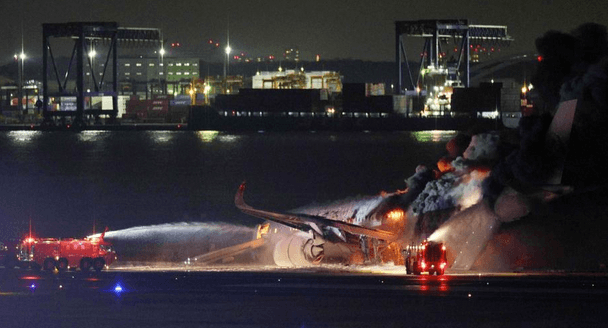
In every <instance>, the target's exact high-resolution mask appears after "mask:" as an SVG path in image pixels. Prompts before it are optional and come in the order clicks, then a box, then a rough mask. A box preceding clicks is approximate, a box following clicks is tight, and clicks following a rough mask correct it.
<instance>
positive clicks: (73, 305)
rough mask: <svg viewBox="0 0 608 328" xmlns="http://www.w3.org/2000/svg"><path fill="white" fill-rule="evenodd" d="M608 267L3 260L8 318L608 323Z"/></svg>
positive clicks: (131, 322)
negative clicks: (411, 270)
mask: <svg viewBox="0 0 608 328" xmlns="http://www.w3.org/2000/svg"><path fill="white" fill-rule="evenodd" d="M607 309H608V275H606V274H605V273H596V274H574V273H563V272H561V273H547V272H535V273H500V274H485V273H475V272H460V273H457V272H451V273H449V274H446V275H445V276H440V277H436V276H426V275H423V276H410V275H406V274H405V272H404V270H403V269H402V268H398V267H387V268H384V267H372V268H365V267H361V268H346V267H315V268H302V269H296V270H286V269H277V268H272V267H249V268H234V267H224V268H203V269H201V268H192V267H178V268H170V267H154V268H153V267H148V266H135V267H132V266H131V267H123V268H116V269H111V270H109V271H103V272H101V273H94V272H90V273H81V272H79V271H68V272H62V273H58V272H53V273H47V272H36V271H30V270H19V269H12V270H8V269H4V268H0V314H1V316H0V318H1V319H0V320H1V321H0V327H9V328H12V327H106V328H107V327H606V324H607V323H606V320H607V319H608V310H607Z"/></svg>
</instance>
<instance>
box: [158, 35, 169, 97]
mask: <svg viewBox="0 0 608 328" xmlns="http://www.w3.org/2000/svg"><path fill="white" fill-rule="evenodd" d="M158 53H159V54H160V63H159V64H158V89H159V92H160V94H161V95H162V94H165V93H167V92H166V91H165V88H164V87H163V82H162V78H165V73H164V72H165V64H164V60H165V48H163V47H162V45H161V47H160V50H159V51H158ZM161 75H162V77H161Z"/></svg>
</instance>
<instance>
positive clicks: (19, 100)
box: [15, 51, 26, 111]
mask: <svg viewBox="0 0 608 328" xmlns="http://www.w3.org/2000/svg"><path fill="white" fill-rule="evenodd" d="M25 58H26V56H25V52H23V51H21V53H20V54H18V55H17V54H15V60H16V61H17V74H18V75H19V76H18V84H19V87H18V90H17V107H18V108H19V110H20V111H23V66H24V61H25ZM19 59H21V64H19Z"/></svg>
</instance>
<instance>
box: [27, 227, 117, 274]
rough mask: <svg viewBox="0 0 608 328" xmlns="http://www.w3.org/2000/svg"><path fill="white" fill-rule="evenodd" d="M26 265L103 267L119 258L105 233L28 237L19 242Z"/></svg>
mask: <svg viewBox="0 0 608 328" xmlns="http://www.w3.org/2000/svg"><path fill="white" fill-rule="evenodd" d="M17 257H18V259H19V263H20V265H21V266H22V267H25V266H29V267H30V268H33V269H40V268H42V269H44V270H46V271H53V270H55V268H57V270H59V271H63V270H67V269H70V268H80V270H82V271H89V270H90V269H91V268H93V269H95V270H96V271H101V270H102V269H103V268H104V267H105V266H106V265H110V264H112V262H113V261H114V260H116V252H114V251H113V250H112V245H111V244H110V243H108V242H106V241H104V240H103V234H102V235H101V237H93V238H85V239H72V238H67V239H55V238H31V237H30V238H26V239H25V240H23V241H22V242H21V244H20V246H19V254H18V255H17Z"/></svg>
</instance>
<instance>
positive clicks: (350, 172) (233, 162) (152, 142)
mask: <svg viewBox="0 0 608 328" xmlns="http://www.w3.org/2000/svg"><path fill="white" fill-rule="evenodd" d="M454 135H455V132H428V131H427V132H412V133H409V132H399V133H312V132H299V133H249V134H226V133H221V132H220V133H218V132H210V131H208V132H191V131H179V132H170V131H144V132H142V131H139V132H132V131H123V132H117V131H112V132H109V131H92V132H82V133H69V132H36V131H11V132H2V133H0V156H1V161H0V239H4V238H12V237H20V236H21V235H23V234H24V233H26V232H27V230H28V221H29V218H30V217H31V220H32V224H33V229H34V231H35V233H36V234H37V235H38V236H41V237H42V236H45V237H82V236H85V235H88V234H90V233H91V232H92V231H93V225H94V224H95V225H96V227H97V231H100V230H102V229H103V227H105V226H108V227H109V228H110V230H119V229H125V228H130V227H134V226H142V225H155V224H164V223H172V222H228V223H234V224H243V225H247V226H253V225H255V224H257V223H258V222H259V221H258V220H257V219H255V218H250V217H247V216H245V215H243V214H241V213H240V212H239V211H238V210H236V208H235V207H234V205H233V199H234V194H235V191H236V189H237V188H238V186H239V184H240V183H241V182H242V181H243V180H246V181H247V184H248V189H247V192H246V194H245V197H246V200H247V202H249V203H250V204H252V205H254V206H256V207H260V208H267V209H276V210H286V209H292V208H296V207H299V206H303V205H307V204H310V203H313V202H320V203H323V202H328V201H333V200H338V199H342V198H347V197H351V196H357V195H372V194H377V193H379V192H380V191H383V190H385V191H393V190H396V189H402V188H404V187H405V184H404V181H403V180H404V179H405V178H407V177H409V176H410V175H412V174H413V173H414V170H415V168H416V166H417V165H419V164H427V165H433V164H434V163H435V162H436V160H437V159H438V158H439V157H440V156H441V155H443V154H444V152H445V143H446V142H447V141H448V140H449V139H450V138H452V137H453V136H454Z"/></svg>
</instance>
